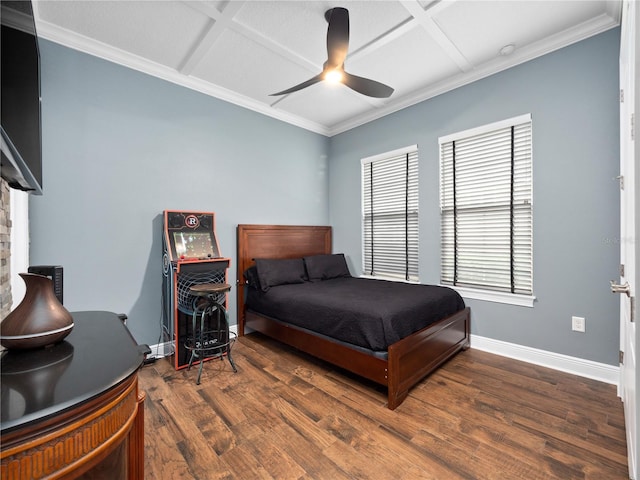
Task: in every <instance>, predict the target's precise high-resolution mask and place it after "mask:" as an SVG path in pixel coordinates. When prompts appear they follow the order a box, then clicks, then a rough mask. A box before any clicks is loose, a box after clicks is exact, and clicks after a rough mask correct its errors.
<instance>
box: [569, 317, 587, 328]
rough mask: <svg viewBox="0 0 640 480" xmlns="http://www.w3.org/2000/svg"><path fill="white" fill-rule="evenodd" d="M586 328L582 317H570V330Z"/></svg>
mask: <svg viewBox="0 0 640 480" xmlns="http://www.w3.org/2000/svg"><path fill="white" fill-rule="evenodd" d="M585 329H586V322H585V319H584V317H571V330H573V331H574V332H584V331H585Z"/></svg>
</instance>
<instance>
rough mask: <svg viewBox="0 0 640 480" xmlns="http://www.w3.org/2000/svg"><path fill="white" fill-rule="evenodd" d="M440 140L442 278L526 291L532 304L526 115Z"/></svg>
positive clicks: (517, 293)
mask: <svg viewBox="0 0 640 480" xmlns="http://www.w3.org/2000/svg"><path fill="white" fill-rule="evenodd" d="M439 143H440V219H441V282H442V283H443V284H445V285H452V286H456V287H463V289H464V287H469V288H471V289H478V290H485V291H492V292H504V293H506V294H509V295H510V296H511V297H516V296H520V295H524V296H529V298H530V299H531V300H530V301H531V303H530V305H529V306H531V305H532V299H533V278H532V277H533V272H532V270H533V266H532V264H533V261H532V250H533V246H532V237H533V235H532V233H533V231H532V158H531V115H523V116H520V117H516V118H512V119H509V120H505V121H503V122H497V123H494V124H491V125H486V126H484V127H480V128H477V129H472V130H467V131H464V132H460V133H457V134H453V135H449V136H446V137H442V138H440V139H439ZM470 296H471V297H473V295H470ZM499 297H500V295H497V296H496V298H486V299H489V300H495V299H498V298H499ZM475 298H483V297H482V296H480V297H475ZM502 298H503V299H504V298H508V297H504V295H503V296H502ZM497 301H507V303H516V304H520V303H518V301H509V300H497ZM521 304H527V302H526V301H525V302H523V303H521Z"/></svg>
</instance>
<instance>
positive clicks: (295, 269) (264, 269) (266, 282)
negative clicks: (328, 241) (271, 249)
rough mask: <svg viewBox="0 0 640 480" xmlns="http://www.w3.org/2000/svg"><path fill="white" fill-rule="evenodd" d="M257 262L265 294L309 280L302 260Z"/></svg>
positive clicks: (261, 259) (262, 259) (258, 260)
mask: <svg viewBox="0 0 640 480" xmlns="http://www.w3.org/2000/svg"><path fill="white" fill-rule="evenodd" d="M255 261H256V269H257V271H258V279H259V280H260V288H261V289H262V291H263V292H266V291H267V290H269V288H270V287H275V286H277V285H286V284H290V283H303V282H305V281H306V280H307V274H306V271H305V269H304V262H303V261H302V259H301V258H277V259H276V258H256V260H255Z"/></svg>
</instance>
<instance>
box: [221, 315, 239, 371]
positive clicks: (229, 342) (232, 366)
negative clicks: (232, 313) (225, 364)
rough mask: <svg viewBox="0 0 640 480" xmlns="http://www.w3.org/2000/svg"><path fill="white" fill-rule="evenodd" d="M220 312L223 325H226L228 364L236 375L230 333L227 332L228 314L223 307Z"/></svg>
mask: <svg viewBox="0 0 640 480" xmlns="http://www.w3.org/2000/svg"><path fill="white" fill-rule="evenodd" d="M222 311H223V313H224V323H225V324H226V329H227V347H226V351H227V359H228V360H229V364H230V365H231V368H232V369H233V373H238V369H237V368H236V362H234V361H233V357H231V343H232V342H231V333H230V332H229V314H228V313H227V309H226V308H224V307H223V308H222Z"/></svg>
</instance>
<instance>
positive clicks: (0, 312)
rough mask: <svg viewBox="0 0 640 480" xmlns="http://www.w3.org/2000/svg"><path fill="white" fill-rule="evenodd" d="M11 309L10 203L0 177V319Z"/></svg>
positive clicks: (5, 184)
mask: <svg viewBox="0 0 640 480" xmlns="http://www.w3.org/2000/svg"><path fill="white" fill-rule="evenodd" d="M10 311H11V204H10V201H9V185H8V184H7V182H5V181H4V180H2V179H0V319H3V318H5V317H6V316H7V315H9V312H10Z"/></svg>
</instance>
